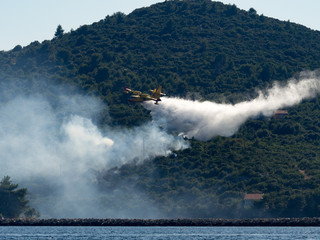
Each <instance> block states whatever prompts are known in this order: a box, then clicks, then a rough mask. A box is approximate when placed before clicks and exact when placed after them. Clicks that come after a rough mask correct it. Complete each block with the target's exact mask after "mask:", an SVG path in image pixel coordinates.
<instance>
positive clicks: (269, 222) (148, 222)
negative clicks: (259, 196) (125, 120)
mask: <svg viewBox="0 0 320 240" xmlns="http://www.w3.org/2000/svg"><path fill="white" fill-rule="evenodd" d="M0 226H320V218H253V219H94V218H90V219H84V218H81V219H6V218H3V219H0Z"/></svg>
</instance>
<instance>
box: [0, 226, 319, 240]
mask: <svg viewBox="0 0 320 240" xmlns="http://www.w3.org/2000/svg"><path fill="white" fill-rule="evenodd" d="M0 239H1V240H9V239H10V240H15V239H19V240H21V239H23V240H42V239H63V240H65V239H66V240H75V239H80V240H82V239H92V240H100V239H116V240H122V239H135V240H138V239H139V240H140V239H142V240H158V239H159V240H160V239H161V240H165V239H169V240H175V239H195V240H200V239H201V240H202V239H223V240H230V239H232V240H233V239H237V240H242V239H245V240H247V239H258V240H264V239H268V240H269V239H272V240H279V239H320V227H0Z"/></svg>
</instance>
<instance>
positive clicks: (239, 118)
mask: <svg viewBox="0 0 320 240" xmlns="http://www.w3.org/2000/svg"><path fill="white" fill-rule="evenodd" d="M319 92H320V78H319V77H317V75H316V73H315V72H309V73H303V74H301V77H300V80H293V79H292V80H290V81H288V83H287V84H286V85H285V86H281V85H280V84H279V83H275V84H274V85H273V87H272V88H270V89H268V90H267V91H266V92H265V93H263V92H261V91H260V92H259V95H258V97H257V98H255V99H253V100H251V101H245V102H240V103H237V104H234V105H233V104H219V103H215V102H209V101H204V102H199V101H191V100H185V99H180V98H170V97H167V98H165V97H164V98H162V102H160V104H159V105H154V104H151V103H146V104H144V106H145V107H146V108H147V109H149V110H151V115H152V118H153V121H154V122H156V123H157V124H159V125H161V126H162V127H164V128H166V129H167V130H168V131H173V132H178V133H182V134H185V135H186V136H187V137H189V138H191V137H194V138H196V139H198V140H204V141H206V140H209V139H211V138H212V137H214V136H217V135H220V136H231V135H233V134H234V133H235V132H236V131H237V130H238V129H239V127H240V126H241V125H242V124H243V123H244V122H245V121H246V120H247V119H249V118H254V117H257V116H260V115H263V116H271V115H272V114H273V113H274V111H276V110H277V109H280V108H285V107H290V106H293V105H296V104H299V103H300V102H301V101H302V100H304V99H309V98H312V97H315V96H316V94H318V93H319Z"/></svg>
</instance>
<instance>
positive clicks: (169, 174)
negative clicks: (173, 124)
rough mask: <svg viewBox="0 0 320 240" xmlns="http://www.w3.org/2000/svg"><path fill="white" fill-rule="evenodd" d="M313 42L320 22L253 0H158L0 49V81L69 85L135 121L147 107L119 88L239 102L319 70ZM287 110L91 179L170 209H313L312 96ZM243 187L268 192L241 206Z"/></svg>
mask: <svg viewBox="0 0 320 240" xmlns="http://www.w3.org/2000/svg"><path fill="white" fill-rule="evenodd" d="M319 40H320V32H318V31H313V30H310V29H308V28H306V27H304V26H301V25H298V24H294V23H290V22H284V21H279V20H277V19H273V18H268V17H265V16H262V15H258V14H257V13H256V11H255V10H254V9H250V11H248V12H247V11H243V10H240V9H238V8H237V7H236V6H234V5H224V4H222V3H219V2H211V1H209V0H201V1H199V0H184V1H177V0H174V1H165V2H163V3H159V4H155V5H152V6H150V7H148V8H141V9H137V10H135V11H133V12H132V13H130V14H128V15H125V14H122V13H116V14H114V15H112V16H107V17H106V18H105V19H103V20H101V21H99V22H97V23H94V24H92V25H85V26H82V27H80V28H79V29H77V30H74V31H71V32H69V33H65V34H56V36H55V37H54V38H53V39H52V40H51V41H44V42H42V43H39V42H33V43H31V44H30V45H29V46H27V47H23V48H22V47H21V46H16V47H15V48H14V49H13V50H11V51H7V52H0V79H1V82H0V84H1V85H0V86H1V88H2V89H7V92H9V93H17V92H19V91H21V92H24V93H30V94H31V93H34V92H42V93H45V94H47V95H49V96H54V94H55V93H54V92H53V91H52V89H51V88H49V87H48V85H51V84H54V85H57V86H61V85H68V86H71V87H70V88H71V90H72V91H74V92H78V91H82V92H83V93H84V94H86V95H93V96H98V97H99V98H101V99H102V100H103V101H104V102H105V103H107V104H108V107H109V112H106V113H104V114H102V116H101V118H100V119H99V121H100V125H101V126H103V125H104V124H106V123H109V124H112V125H115V126H126V127H132V126H135V125H139V124H142V123H144V122H146V121H148V120H150V115H149V112H148V111H147V110H145V109H144V108H143V107H141V106H140V105H138V104H137V105H131V104H130V105H128V103H127V97H126V96H124V94H123V87H124V86H129V87H131V88H133V89H142V90H148V89H153V88H154V87H155V86H157V85H162V87H163V89H164V91H165V92H166V93H167V95H169V96H180V97H185V96H190V97H196V96H201V98H202V99H205V100H213V101H217V102H220V101H227V102H230V103H236V102H239V101H241V100H243V99H246V98H247V97H248V96H252V97H253V96H255V94H256V92H255V89H256V88H259V89H265V88H267V87H268V86H270V85H271V84H272V83H273V82H274V81H275V80H278V81H285V80H287V79H288V78H290V77H293V76H295V75H296V74H298V73H299V72H301V71H304V70H316V69H318V68H319V67H320V41H319ZM288 112H289V115H288V116H287V117H286V118H285V119H282V120H277V119H273V118H272V119H252V120H249V121H248V122H246V123H245V125H243V126H242V127H241V129H240V130H239V132H238V133H237V134H235V135H234V136H232V137H215V138H213V139H211V140H210V141H207V142H201V141H197V140H194V139H192V140H190V142H191V147H190V148H189V149H186V150H184V151H180V152H175V153H174V154H172V155H170V156H169V157H158V158H155V159H153V160H150V161H147V162H145V163H143V164H132V165H125V166H122V167H120V168H118V169H111V170H109V171H101V173H100V178H99V180H100V181H99V185H100V187H101V189H102V190H105V189H108V190H110V189H114V188H123V189H137V190H139V191H141V192H143V193H145V194H146V195H147V196H148V198H149V199H150V201H151V202H152V203H153V204H154V205H155V206H157V207H158V208H159V209H160V210H161V211H163V212H164V213H165V214H166V215H167V216H170V217H176V216H178V217H180V216H181V217H239V216H240V217H241V216H288V217H290V216H299V217H300V216H319V215H320V210H319V207H318V206H319V205H318V204H319V199H320V188H319V186H320V185H319V184H320V171H319V164H320V159H319V156H320V150H319V147H318V146H319V144H320V111H319V98H318V97H317V98H315V99H312V100H309V101H304V102H303V103H302V104H300V105H298V106H295V107H292V108H290V109H288ZM108 114H110V116H111V119H112V121H111V122H110V119H109V118H108V117H107V116H108ZM115 172H117V174H115ZM111 186H112V187H111ZM245 193H264V197H263V200H262V201H258V202H255V203H254V204H253V205H252V206H251V207H249V208H244V207H243V196H244V194H245Z"/></svg>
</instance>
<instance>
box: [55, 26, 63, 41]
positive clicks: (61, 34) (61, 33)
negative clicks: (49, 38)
mask: <svg viewBox="0 0 320 240" xmlns="http://www.w3.org/2000/svg"><path fill="white" fill-rule="evenodd" d="M63 32H64V30H63V28H62V26H61V25H60V24H59V25H58V27H57V30H56V33H55V34H54V36H55V37H56V38H61V37H62V36H63Z"/></svg>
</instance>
